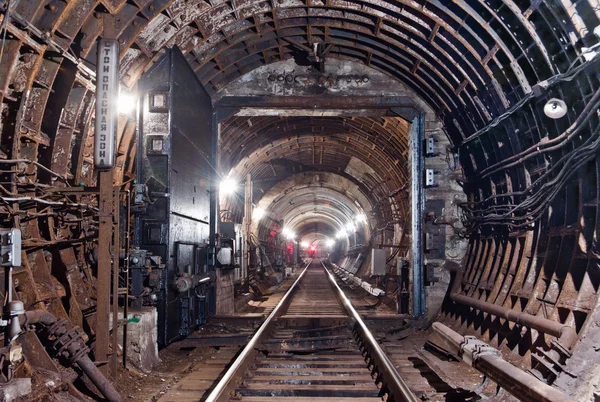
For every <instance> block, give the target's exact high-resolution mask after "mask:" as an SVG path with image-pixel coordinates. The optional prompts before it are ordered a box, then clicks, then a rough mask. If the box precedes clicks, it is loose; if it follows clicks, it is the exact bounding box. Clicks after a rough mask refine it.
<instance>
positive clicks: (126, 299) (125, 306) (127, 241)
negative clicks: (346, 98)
mask: <svg viewBox="0 0 600 402" xmlns="http://www.w3.org/2000/svg"><path fill="white" fill-rule="evenodd" d="M125 199H126V202H127V207H126V212H125V217H126V219H127V223H126V225H125V272H124V274H125V287H124V289H125V291H124V293H125V294H124V299H123V367H125V368H127V317H128V315H129V261H130V259H131V256H130V251H131V233H130V231H131V190H127V196H126V198H125Z"/></svg>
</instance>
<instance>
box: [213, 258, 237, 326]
mask: <svg viewBox="0 0 600 402" xmlns="http://www.w3.org/2000/svg"><path fill="white" fill-rule="evenodd" d="M233 290H234V289H233V275H231V273H228V274H224V273H223V270H221V269H217V283H216V297H217V302H216V314H217V315H233V314H234V312H235V301H234V292H233Z"/></svg>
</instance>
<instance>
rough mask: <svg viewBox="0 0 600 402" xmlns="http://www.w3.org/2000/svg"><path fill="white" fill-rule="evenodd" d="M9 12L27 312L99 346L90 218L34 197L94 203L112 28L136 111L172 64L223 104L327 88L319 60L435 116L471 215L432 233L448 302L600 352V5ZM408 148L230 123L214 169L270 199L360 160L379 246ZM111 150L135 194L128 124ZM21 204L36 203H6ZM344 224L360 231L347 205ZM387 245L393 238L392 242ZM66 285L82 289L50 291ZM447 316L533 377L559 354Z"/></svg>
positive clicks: (287, 120)
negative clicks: (453, 262)
mask: <svg viewBox="0 0 600 402" xmlns="http://www.w3.org/2000/svg"><path fill="white" fill-rule="evenodd" d="M7 4H11V8H10V12H7ZM0 7H2V10H3V14H2V15H3V21H6V24H3V27H4V28H5V29H6V33H7V35H6V40H5V41H4V42H3V47H2V49H3V51H2V58H1V59H0V113H1V120H0V135H1V138H0V159H2V160H5V163H6V164H9V165H10V166H13V167H14V170H15V172H14V173H13V174H14V176H15V178H14V180H12V181H10V180H7V183H9V182H10V185H11V187H10V188H8V187H6V188H4V189H2V196H3V199H4V203H3V205H2V209H1V211H2V216H3V226H5V227H12V226H15V227H20V228H21V229H22V230H23V236H24V243H23V244H24V256H25V257H26V258H24V260H26V262H27V265H26V266H25V268H24V269H23V271H22V272H19V273H18V275H19V279H20V280H21V283H23V284H26V285H23V286H22V287H21V289H19V290H18V291H19V292H20V293H21V295H22V297H23V298H27V299H28V300H30V301H31V302H35V303H38V304H40V303H41V304H43V305H44V308H46V309H48V310H49V311H52V312H53V313H54V314H55V315H57V316H58V317H64V318H68V319H69V320H70V321H71V322H73V323H74V324H76V325H79V326H81V327H83V328H86V330H87V331H88V332H89V333H90V334H93V332H94V325H95V320H94V318H93V317H94V314H95V313H94V307H95V306H94V302H93V298H92V297H91V296H93V295H95V292H96V289H95V285H94V280H93V278H92V277H93V273H94V272H95V271H94V269H93V266H94V262H93V259H91V258H89V254H90V249H92V248H93V247H94V244H95V242H96V239H95V234H96V226H97V223H96V222H97V217H96V216H95V215H94V211H95V210H94V208H95V206H94V205H88V204H87V203H93V202H94V200H93V197H90V196H87V195H83V196H80V195H70V196H69V197H68V200H65V199H64V198H63V199H58V198H57V199H55V200H54V201H55V202H60V203H61V204H60V205H53V206H52V207H51V208H50V209H47V208H46V207H47V202H48V199H45V198H43V197H46V196H47V194H46V193H45V188H46V187H48V186H63V185H68V186H72V187H77V186H82V187H83V186H88V187H93V186H95V185H96V184H97V181H96V171H95V170H94V168H93V159H92V154H93V142H94V129H93V123H94V104H95V97H94V73H93V70H94V64H95V61H96V60H95V47H96V40H97V39H98V38H101V37H107V33H105V32H103V25H104V21H105V20H109V19H112V18H114V22H115V27H114V28H115V29H114V37H116V38H117V39H118V41H119V43H120V45H121V54H120V56H121V65H120V72H121V78H122V84H123V86H124V88H127V89H128V90H131V91H132V93H134V94H135V92H136V83H137V81H138V79H139V78H140V76H141V75H142V74H143V73H144V72H145V71H147V70H148V68H149V67H150V66H152V65H153V63H155V62H156V60H158V59H159V58H160V57H161V55H162V53H163V49H165V48H168V47H172V46H177V47H178V48H180V49H181V51H182V52H183V53H184V54H185V57H186V59H187V61H188V62H189V64H190V65H191V66H192V68H193V69H194V71H195V73H196V75H197V76H198V78H199V79H200V81H201V82H202V83H203V84H204V86H205V88H206V89H207V91H208V92H209V93H210V94H211V95H213V96H215V97H217V96H218V95H219V92H220V91H224V90H226V89H227V88H228V86H229V85H230V84H232V83H234V82H235V81H236V80H237V79H239V78H240V77H242V76H244V75H245V74H250V73H252V72H254V71H257V70H258V69H259V68H261V67H264V66H275V65H276V64H277V63H282V62H286V61H287V62H291V60H294V61H295V62H297V63H298V65H309V66H312V67H314V68H315V69H317V67H318V66H317V65H315V63H314V62H312V61H311V60H314V58H324V59H326V60H341V61H348V62H352V63H356V64H359V65H362V66H366V67H368V68H371V69H374V70H377V71H379V72H381V73H383V74H385V76H386V77H388V78H389V80H390V83H401V84H402V85H403V86H405V87H407V88H409V89H410V90H411V91H412V92H413V93H414V94H415V96H416V97H418V98H419V102H423V103H425V104H426V105H428V107H429V108H430V111H428V116H431V119H430V120H428V131H427V133H428V134H431V135H435V136H437V137H439V138H443V139H446V138H447V139H448V142H447V144H446V145H447V147H446V146H445V149H442V150H440V151H439V152H440V155H438V157H439V158H438V159H435V162H432V163H437V164H436V169H438V170H439V169H442V168H444V166H445V164H446V160H447V161H448V166H453V168H454V169H455V170H452V169H450V170H452V172H450V173H449V174H448V175H446V176H444V180H445V181H446V182H447V183H450V182H451V183H452V185H453V186H454V187H455V188H457V187H459V186H460V189H459V190H457V193H456V194H457V196H458V195H459V194H460V197H462V196H463V195H464V196H465V197H466V198H467V200H468V201H467V203H466V204H461V208H462V209H461V211H462V215H461V218H462V219H458V218H456V219H448V218H447V216H446V215H447V214H448V213H449V212H448V211H450V210H454V209H457V208H458V204H460V200H458V201H449V200H448V202H447V203H446V204H445V206H444V207H443V208H442V209H441V213H437V215H436V214H435V213H434V214H433V216H427V217H426V218H425V219H428V222H431V224H432V225H433V224H439V225H440V227H442V226H443V227H444V228H446V229H447V232H445V233H446V234H445V236H447V237H451V236H455V237H457V238H458V237H461V236H467V237H468V242H469V246H468V248H467V250H466V251H465V252H464V256H465V258H464V259H463V261H462V263H461V271H462V272H463V273H464V276H463V278H464V280H463V281H462V282H461V283H460V284H459V286H458V288H457V289H456V291H457V292H458V293H460V294H462V295H465V296H468V297H471V298H473V299H477V300H481V301H486V302H488V303H493V304H496V305H498V306H504V307H506V308H509V309H514V310H516V311H518V312H526V313H529V314H532V315H536V316H540V317H542V316H543V317H546V318H548V319H550V320H553V321H556V322H561V323H564V324H566V325H570V326H572V327H573V328H575V329H576V331H577V333H578V335H585V336H581V338H582V339H584V338H586V336H589V338H588V339H594V338H593V337H592V333H593V332H592V331H593V329H594V328H595V325H596V324H597V323H598V322H600V317H599V314H600V310H599V309H598V291H599V288H600V275H598V272H599V271H598V267H599V259H598V258H599V257H598V255H599V251H598V227H599V223H598V222H599V221H600V211H599V208H598V205H599V203H600V201H599V200H600V195H599V192H598V191H599V190H598V189H599V188H600V165H599V162H598V140H597V137H598V124H599V122H598V117H597V116H596V110H597V109H598V105H599V104H598V97H599V96H600V95H598V91H599V88H600V82H599V81H598V73H597V71H598V59H597V58H596V56H595V54H592V52H590V51H586V50H585V49H586V48H588V49H589V48H591V47H594V46H595V45H597V44H598V38H597V37H596V36H595V35H594V33H593V31H594V28H596V27H597V26H598V25H599V17H600V7H598V4H597V2H596V1H593V0H580V1H543V2H542V1H533V0H531V1H530V0H487V1H479V0H456V1H452V2H450V1H436V0H434V1H427V0H415V1H409V0H401V1H385V0H355V1H341V0H327V1H320V0H306V1H301V0H272V1H271V0H268V1H263V0H257V1H253V0H249V1H204V0H176V1H173V0H132V1H125V0H102V1H100V0H71V1H68V2H67V1H60V0H29V1H26V0H20V1H18V0H13V1H11V2H10V3H7V2H1V3H0ZM7 14H9V16H8V18H7V17H6V15H7ZM588 59H589V60H588ZM551 98H558V99H561V100H564V101H565V103H566V108H567V113H566V115H565V116H564V117H563V118H561V119H556V120H555V119H550V118H549V117H547V116H546V115H545V114H544V111H543V108H544V105H545V104H546V103H547V102H548V100H550V99H551ZM436 119H439V121H437V122H436ZM407 130H408V124H407V122H406V121H403V120H401V119H398V118H397V117H392V116H383V115H377V116H375V115H372V116H368V115H364V116H363V115H361V116H355V117H351V116H328V117H314V116H313V117H308V116H287V115H286V116H282V117H281V118H280V117H279V116H233V117H231V118H229V119H228V120H227V121H225V122H223V123H222V132H221V134H222V137H221V139H222V143H221V152H222V154H226V155H227V157H226V158H225V159H223V164H222V167H223V169H224V172H225V173H226V172H229V171H234V172H235V173H236V174H239V178H240V180H242V181H243V180H244V175H245V174H248V173H250V174H251V176H252V177H253V178H254V180H255V181H256V183H257V185H255V191H256V194H255V196H254V198H255V200H260V199H261V197H262V196H263V194H262V192H263V191H264V193H265V194H266V193H268V192H269V191H270V190H271V189H273V188H275V186H277V185H278V183H280V182H281V181H282V179H283V178H285V177H286V176H289V175H303V174H314V172H315V171H316V172H319V174H321V173H323V174H336V175H339V176H340V177H344V178H345V179H348V180H351V181H352V178H354V179H356V177H354V176H352V175H351V174H349V173H347V172H346V167H347V166H348V164H350V163H352V158H355V160H362V161H363V162H364V163H367V161H366V160H365V158H368V160H369V163H368V165H369V166H370V167H371V168H372V169H373V172H375V173H376V175H375V176H373V177H368V176H367V175H363V176H362V177H361V178H360V180H358V181H355V182H354V185H356V186H357V190H358V193H357V194H363V195H364V197H365V200H364V201H361V200H360V199H359V200H358V201H359V203H360V204H361V206H363V208H364V210H365V212H367V213H368V212H369V208H370V211H373V215H369V219H370V223H371V226H372V227H371V230H372V231H374V232H375V231H376V230H380V229H382V227H384V226H385V227H387V224H386V223H388V222H395V221H397V220H400V219H404V218H405V217H403V216H402V214H403V211H407V210H408V209H409V203H408V198H407V192H406V188H405V187H404V186H405V185H406V182H407V178H408V173H407V172H408V170H407V166H408V165H407V152H408V148H407V138H408V137H407V135H406V133H407ZM118 131H119V134H118V141H119V146H118V156H117V166H116V169H115V171H114V174H113V179H114V182H115V183H116V184H122V183H129V182H130V181H131V180H133V178H134V177H135V174H134V166H135V154H136V150H137V146H138V145H137V144H136V140H135V138H136V135H135V132H136V121H135V118H134V117H133V115H126V114H123V115H121V117H120V124H119V130H118ZM432 133H433V134H432ZM455 158H456V160H455ZM6 161H9V162H6ZM15 161H21V162H15ZM440 161H441V162H440ZM456 161H458V162H459V165H456ZM440 166H441V167H442V168H440ZM48 169H50V170H51V173H50V172H48ZM446 170H447V169H446ZM309 172H310V173H309ZM336 180H337V179H336ZM326 181H327V182H328V183H331V182H333V181H334V180H333V179H332V180H326ZM435 191H437V190H436V189H432V190H431V192H430V194H431V193H434V192H435ZM340 194H341V193H340ZM355 196H356V197H357V199H358V198H359V196H358V195H356V194H355ZM19 197H25V198H24V199H20V200H13V198H19ZM31 197H34V198H38V201H35V200H33V199H32V198H31ZM53 197H55V196H53ZM39 199H42V200H43V202H46V204H44V206H42V204H43V202H40V201H39ZM338 199H341V198H340V197H338ZM367 201H368V203H367ZM269 205H270V204H269ZM319 205H321V204H319ZM323 205H324V204H323ZM344 205H346V206H347V207H348V213H349V211H350V209H351V208H350V207H349V206H350V205H351V204H344ZM369 205H370V206H369ZM231 206H232V208H230V209H231V211H233V212H232V215H231V216H230V219H232V220H234V221H239V220H240V217H241V216H240V214H241V209H240V208H238V207H236V206H235V205H231ZM340 208H343V207H341V206H340ZM432 208H433V207H432ZM273 211H274V213H276V214H278V216H279V214H280V212H277V210H273ZM281 211H282V212H281V213H282V214H283V215H282V216H283V217H286V216H288V220H291V219H292V218H290V217H289V216H291V215H285V213H283V211H287V209H281ZM286 213H287V212H286ZM40 214H41V215H40ZM330 215H331V217H329V218H327V219H329V222H330V223H327V225H329V226H323V227H322V228H321V229H318V228H317V229H316V230H320V231H322V232H323V233H326V234H329V233H330V232H332V231H333V230H335V228H336V227H335V224H337V221H338V220H339V221H340V222H341V221H342V216H341V215H340V216H337V215H336V217H335V218H334V214H333V213H331V214H330ZM38 217H40V219H37V218H38ZM344 218H346V215H344ZM323 219H325V218H323ZM317 222H325V221H318V220H315V221H314V222H313V221H310V224H307V225H306V226H305V228H306V230H309V231H310V233H314V232H313V231H312V230H313V229H315V228H316V226H313V224H316V223H317ZM334 222H335V224H334ZM436 222H437V223H436ZM461 222H462V223H463V224H464V228H462V227H461V226H460V223H461ZM298 228H299V231H300V232H302V231H303V230H304V229H301V226H298ZM436 228H437V227H436ZM440 230H441V229H440ZM308 233H309V232H307V236H308ZM319 233H320V232H319ZM315 238H316V237H315ZM388 238H396V239H397V238H398V236H397V232H395V231H393V230H392V231H391V233H390V234H389V236H388ZM448 252H449V251H448ZM452 252H456V250H452ZM462 255H463V253H462V251H461V252H460V253H456V254H455V256H456V259H459V258H460V257H462ZM432 260H433V258H432ZM67 267H68V269H69V270H72V269H75V270H77V269H78V268H79V271H81V275H74V276H73V277H71V276H67V275H66V274H64V275H63V274H60V275H58V277H57V276H56V275H55V274H56V272H57V270H58V272H62V271H65V272H67ZM437 268H439V269H440V270H441V267H437ZM79 271H77V272H79ZM82 278H86V280H85V281H83V279H82ZM32 282H33V283H32ZM75 289H78V292H80V293H77V292H75ZM444 292H445V289H444ZM444 292H441V293H444ZM441 297H443V296H440V298H441ZM442 313H443V314H442V316H441V318H440V319H442V320H445V322H446V323H448V324H449V325H451V326H452V327H453V328H455V329H457V330H459V331H460V332H462V333H470V334H474V335H477V336H478V337H480V338H482V339H484V340H486V341H489V342H490V343H492V344H493V345H495V346H498V347H499V348H501V349H502V351H503V352H504V353H505V354H506V355H507V356H509V357H510V358H511V359H512V360H513V362H515V363H516V364H518V365H520V366H522V367H526V368H529V367H531V366H532V365H535V364H536V363H535V361H534V359H535V358H534V357H533V356H534V354H536V350H537V348H538V347H540V348H541V349H543V350H544V349H545V350H549V349H550V348H551V347H552V344H551V339H550V337H549V336H544V335H541V334H540V333H538V332H537V331H535V330H530V329H526V328H521V327H519V326H517V325H513V324H512V323H510V322H508V321H506V320H504V319H500V318H497V317H495V318H493V317H492V316H491V315H489V314H487V313H482V312H479V311H476V310H472V309H470V308H464V307H460V306H457V305H456V304H455V303H451V302H449V300H448V299H446V303H445V305H444V308H443V310H442ZM90 317H91V318H90ZM588 342H591V341H588ZM590 350H591V349H590V345H589V344H586V343H585V341H582V342H581V343H580V344H578V346H577V348H575V349H573V350H572V352H573V354H574V357H573V358H572V359H571V360H569V362H570V363H569V364H568V367H565V371H563V374H562V376H561V375H560V374H559V377H560V378H561V379H562V384H563V386H564V387H567V386H571V385H573V384H575V385H577V384H578V381H580V380H575V379H571V380H565V379H564V377H565V376H566V375H565V374H564V373H565V372H572V373H576V374H579V375H581V377H580V379H581V383H583V382H585V378H586V377H585V375H586V374H585V372H586V370H587V367H588V366H587V365H586V364H590V363H589V362H588V361H587V360H586V359H584V358H583V357H582V356H585V355H586V354H588V353H589V351H590ZM590 372H591V370H590ZM575 385H573V386H575ZM579 385H580V384H579Z"/></svg>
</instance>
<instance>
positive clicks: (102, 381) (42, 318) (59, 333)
mask: <svg viewBox="0 0 600 402" xmlns="http://www.w3.org/2000/svg"><path fill="white" fill-rule="evenodd" d="M19 321H20V323H21V325H33V324H42V325H44V326H45V327H47V328H49V329H50V330H53V332H52V333H51V335H52V336H54V337H55V338H56V339H57V340H58V339H61V338H62V337H63V336H65V335H68V334H67V332H68V331H67V329H66V327H65V326H64V325H57V324H60V323H59V321H58V320H57V318H56V317H55V316H54V315H52V314H51V313H49V312H47V311H45V310H32V311H27V312H25V314H23V315H20V316H19ZM77 334H78V339H77V338H76V337H69V340H71V341H70V342H66V347H65V349H66V351H67V352H68V354H69V355H70V357H71V359H72V361H73V363H75V364H76V365H77V366H79V368H80V369H81V370H82V371H83V372H84V373H85V375H86V376H87V377H88V378H89V379H90V380H91V381H92V383H93V384H94V385H95V386H96V388H97V389H98V391H100V393H101V394H102V395H103V396H104V397H105V398H106V399H107V400H108V401H109V402H122V401H123V399H122V398H121V395H119V393H118V392H117V390H116V389H115V387H114V386H113V385H112V383H111V382H110V381H109V380H108V379H107V378H106V377H105V376H104V374H102V372H101V371H100V370H99V369H98V367H96V364H95V363H94V362H93V361H92V360H91V359H90V358H89V356H88V355H87V353H83V352H82V351H84V350H86V345H85V342H84V341H83V339H82V338H81V336H80V335H79V332H78V331H77Z"/></svg>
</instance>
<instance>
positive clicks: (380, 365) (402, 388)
mask: <svg viewBox="0 0 600 402" xmlns="http://www.w3.org/2000/svg"><path fill="white" fill-rule="evenodd" d="M321 265H323V269H325V272H327V275H328V278H329V280H330V281H331V283H332V285H333V287H334V288H335V290H336V291H337V296H338V298H339V299H340V301H341V302H342V304H343V306H344V307H345V308H346V311H347V312H348V313H349V315H350V316H352V318H354V320H355V322H356V324H355V329H356V331H357V332H358V334H359V336H360V337H361V339H362V341H363V342H364V347H365V349H366V351H367V354H368V356H369V357H370V358H371V361H372V364H373V365H374V366H375V368H376V369H377V371H378V372H379V375H380V376H381V378H382V379H383V385H384V386H385V387H386V388H387V389H388V391H389V392H390V394H391V395H390V396H391V397H392V398H388V399H387V400H388V401H394V402H400V401H403V402H418V401H420V400H419V399H418V398H417V397H416V396H415V395H414V394H413V393H412V391H411V390H410V389H409V388H408V385H407V384H406V382H405V381H404V380H403V379H402V377H401V376H400V374H398V371H396V368H395V367H394V365H393V364H392V362H391V361H390V359H388V357H387V356H386V354H385V352H384V351H383V350H382V349H381V346H379V343H377V340H375V337H374V336H373V334H371V331H369V329H368V328H367V326H366V325H365V323H364V321H363V320H362V318H361V317H360V314H358V312H357V311H356V310H355V309H354V306H353V305H352V302H350V300H349V299H348V298H347V297H346V295H345V294H344V292H343V291H342V289H341V288H340V287H339V286H338V284H337V282H336V280H335V277H334V276H333V274H332V273H331V272H330V271H329V270H328V269H327V267H326V266H325V264H324V263H323V261H321Z"/></svg>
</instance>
